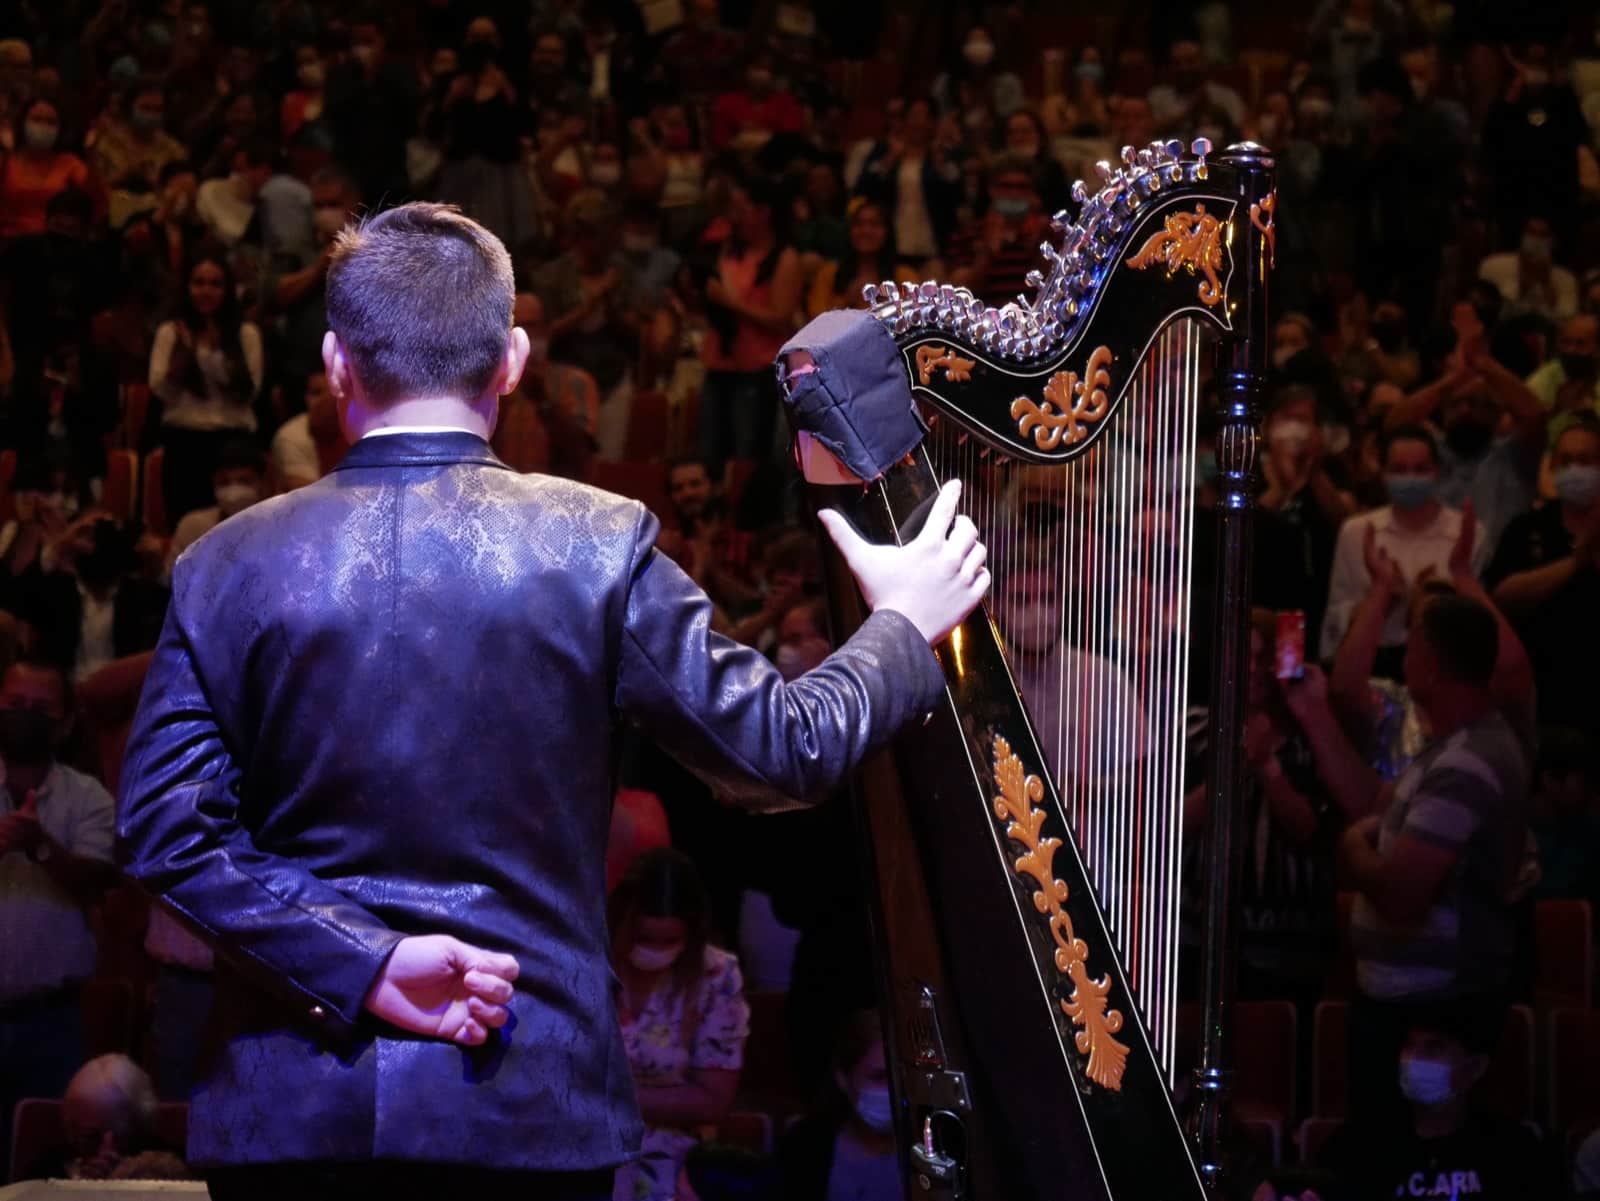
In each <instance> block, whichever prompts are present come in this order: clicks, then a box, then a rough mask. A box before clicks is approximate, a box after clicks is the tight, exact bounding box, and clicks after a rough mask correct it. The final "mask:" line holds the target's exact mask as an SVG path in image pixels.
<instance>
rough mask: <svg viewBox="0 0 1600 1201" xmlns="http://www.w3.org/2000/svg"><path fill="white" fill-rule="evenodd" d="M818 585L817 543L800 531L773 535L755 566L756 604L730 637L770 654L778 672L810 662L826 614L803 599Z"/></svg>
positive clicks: (737, 623) (825, 624) (738, 622)
mask: <svg viewBox="0 0 1600 1201" xmlns="http://www.w3.org/2000/svg"><path fill="white" fill-rule="evenodd" d="M821 580H822V565H821V563H820V562H819V560H818V558H817V542H816V539H815V538H813V537H812V536H811V535H810V534H809V533H806V532H805V531H803V530H794V529H791V530H780V531H778V532H777V533H776V534H775V536H772V537H771V539H770V541H768V542H767V544H766V545H765V546H764V547H763V548H762V550H761V555H760V558H759V560H758V564H757V569H756V574H755V577H754V578H753V581H752V582H753V584H754V587H755V590H756V592H757V593H758V599H755V600H752V601H751V602H750V603H751V604H753V605H755V606H756V607H755V609H754V610H753V611H750V612H749V613H747V614H746V616H744V617H742V618H740V619H739V620H738V621H736V622H735V623H734V624H733V637H735V638H737V639H738V640H739V641H741V642H744V643H745V644H746V645H747V646H753V647H756V648H757V649H759V650H764V651H767V652H769V653H770V654H771V655H772V656H773V660H774V662H776V663H777V664H778V669H779V670H780V671H788V670H790V669H792V668H793V667H794V665H795V664H796V663H797V662H799V661H801V660H803V659H806V658H809V657H810V656H811V655H812V654H813V653H814V652H815V650H816V647H817V639H819V638H822V636H823V632H824V631H825V630H826V629H827V614H826V612H825V611H824V610H823V609H822V608H821V606H820V605H819V603H818V602H816V601H814V600H808V599H807V598H808V596H811V597H814V596H815V595H816V594H817V592H818V591H819V590H820V586H821ZM823 640H824V641H825V639H823ZM785 644H788V646H789V649H787V650H786V649H785ZM818 662H821V660H820V659H819V660H818ZM790 678H792V677H790Z"/></svg>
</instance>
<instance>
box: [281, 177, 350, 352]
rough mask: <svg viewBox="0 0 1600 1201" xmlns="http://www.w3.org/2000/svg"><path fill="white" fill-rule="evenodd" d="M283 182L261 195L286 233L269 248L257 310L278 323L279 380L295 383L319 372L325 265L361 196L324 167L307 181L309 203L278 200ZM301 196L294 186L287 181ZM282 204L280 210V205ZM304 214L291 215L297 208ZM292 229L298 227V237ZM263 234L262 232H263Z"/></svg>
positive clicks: (344, 179) (324, 321)
mask: <svg viewBox="0 0 1600 1201" xmlns="http://www.w3.org/2000/svg"><path fill="white" fill-rule="evenodd" d="M284 179H285V177H283V176H281V175H280V176H277V177H275V178H273V179H272V180H270V181H269V182H268V186H267V188H265V189H264V190H263V192H262V205H263V217H265V215H266V214H267V213H268V212H271V211H272V210H273V209H274V208H278V207H282V208H283V209H286V210H287V212H285V213H284V214H283V215H282V216H281V217H280V219H279V220H278V224H280V225H282V226H283V227H284V228H283V229H282V230H281V231H280V232H279V233H278V234H277V235H276V236H275V238H276V242H277V246H276V247H274V246H273V245H272V243H270V242H269V243H268V245H267V247H266V250H267V259H266V264H265V272H264V274H263V276H262V280H261V307H262V310H263V311H264V312H266V313H268V314H271V315H272V316H273V317H274V318H275V320H276V321H277V323H278V326H279V337H278V339H277V341H276V342H275V343H274V346H275V348H276V350H275V366H276V370H277V372H279V373H280V375H281V377H287V378H289V379H298V378H301V377H302V376H309V375H317V374H320V373H321V371H322V335H323V334H325V333H326V332H327V329H328V307H327V279H328V264H329V263H330V262H332V260H333V240H334V238H335V237H336V236H337V235H338V233H339V231H340V230H341V229H343V228H344V226H345V224H346V222H348V221H350V220H351V219H352V218H353V217H354V216H355V215H356V211H357V210H358V209H359V208H360V207H361V190H360V189H359V188H358V187H357V186H356V182H355V180H354V179H352V178H351V177H350V176H349V175H347V174H346V173H345V172H344V171H343V170H341V169H340V168H338V167H324V168H323V169H322V170H320V171H318V172H317V173H316V174H315V175H314V176H312V177H311V188H310V195H309V197H304V196H302V197H301V198H300V199H299V200H296V199H295V198H294V197H292V196H290V195H288V194H287V193H288V187H287V186H285V187H284V188H283V189H282V191H283V192H284V193H285V194H284V195H283V196H282V197H279V196H278V195H277V192H278V191H279V189H278V185H279V184H280V183H282V182H284ZM289 182H290V183H292V184H293V185H294V187H296V188H298V189H300V191H301V193H304V192H305V190H306V189H305V186H304V185H303V184H301V183H300V182H299V181H298V180H292V181H289ZM280 199H281V201H282V204H281V206H280V204H279V203H278V202H279V200H280ZM302 203H303V205H304V211H303V212H301V213H299V214H298V216H297V215H296V213H295V207H296V206H297V205H299V204H302ZM296 225H300V226H302V230H301V232H300V233H299V234H298V235H296V234H294V233H293V230H294V228H295V226H296ZM264 232H265V231H264Z"/></svg>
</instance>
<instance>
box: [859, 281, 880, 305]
mask: <svg viewBox="0 0 1600 1201" xmlns="http://www.w3.org/2000/svg"><path fill="white" fill-rule="evenodd" d="M861 299H862V300H864V301H865V302H866V305H867V307H868V308H869V309H875V308H877V307H878V285H877V284H867V285H866V286H865V287H863V288H862V289H861Z"/></svg>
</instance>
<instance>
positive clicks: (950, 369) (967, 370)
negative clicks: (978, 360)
mask: <svg viewBox="0 0 1600 1201" xmlns="http://www.w3.org/2000/svg"><path fill="white" fill-rule="evenodd" d="M976 365H977V364H975V363H974V362H973V361H972V360H971V359H964V358H962V357H961V356H960V355H958V354H957V353H956V352H955V351H954V350H952V349H950V348H949V347H948V346H919V347H917V379H918V381H919V382H921V384H922V386H923V387H927V386H928V385H929V384H931V383H932V382H933V373H934V372H935V371H938V370H940V369H941V368H942V369H943V370H944V374H945V378H946V379H948V380H949V381H950V382H951V383H956V384H964V383H966V382H967V381H968V380H969V379H971V378H972V369H973V367H975V366H976Z"/></svg>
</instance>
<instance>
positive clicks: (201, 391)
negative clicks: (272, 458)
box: [150, 251, 264, 524]
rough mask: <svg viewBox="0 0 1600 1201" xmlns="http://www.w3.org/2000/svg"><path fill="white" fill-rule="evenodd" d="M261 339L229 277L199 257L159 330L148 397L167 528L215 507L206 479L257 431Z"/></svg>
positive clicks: (219, 262) (222, 266) (222, 264)
mask: <svg viewBox="0 0 1600 1201" xmlns="http://www.w3.org/2000/svg"><path fill="white" fill-rule="evenodd" d="M263 369H264V365H263V362H262V352H261V331H260V330H259V329H257V328H256V326H255V324H254V322H250V321H246V320H244V318H243V316H242V315H241V314H240V311H239V299H238V295H237V293H236V292H235V289H234V282H233V271H232V269H231V268H230V267H229V266H228V262H227V260H226V259H225V258H224V257H223V256H222V255H220V254H217V253H214V252H211V251H202V252H201V253H200V254H199V255H198V256H197V257H196V258H195V259H194V261H193V262H191V263H190V264H189V266H188V270H187V273H186V275H185V287H184V290H183V294H182V295H181V297H180V298H179V300H178V306H177V315H176V316H175V317H174V318H173V319H172V320H170V321H165V322H162V324H161V325H160V326H159V327H158V328H157V329H156V336H155V342H154V344H153V345H152V346H151V349H150V391H151V392H152V393H153V394H154V395H155V396H156V398H157V399H159V400H160V401H161V445H162V448H163V450H164V459H163V462H162V467H161V493H162V500H163V501H164V502H165V505H166V511H167V520H168V521H169V522H172V523H174V524H175V523H176V522H178V521H180V520H181V519H182V518H183V516H184V515H185V514H186V513H190V512H193V511H194V510H195V509H203V508H205V507H206V506H207V505H209V504H212V503H213V502H214V501H215V499H216V498H215V497H214V496H213V495H212V492H211V475H212V472H213V471H215V470H216V459H217V453H218V452H219V451H220V450H221V448H222V445H223V444H224V443H225V442H227V441H228V440H229V439H230V438H237V437H239V436H240V435H241V434H244V435H251V434H254V433H255V430H256V413H255V400H256V394H257V393H258V392H260V390H261V381H262V372H263Z"/></svg>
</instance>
